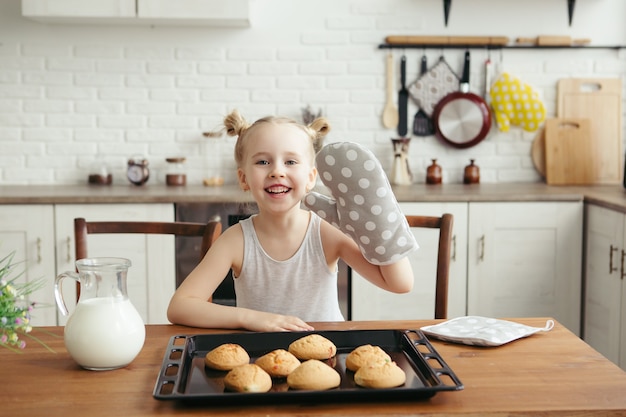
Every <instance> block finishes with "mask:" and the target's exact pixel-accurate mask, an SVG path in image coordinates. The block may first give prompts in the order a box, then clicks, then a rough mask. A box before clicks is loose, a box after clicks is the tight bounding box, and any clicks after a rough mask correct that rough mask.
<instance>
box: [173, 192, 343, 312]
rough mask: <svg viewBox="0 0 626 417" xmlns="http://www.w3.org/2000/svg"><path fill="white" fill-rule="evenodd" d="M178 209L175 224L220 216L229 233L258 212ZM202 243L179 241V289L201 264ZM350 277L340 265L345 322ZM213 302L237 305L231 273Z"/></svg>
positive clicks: (224, 206)
mask: <svg viewBox="0 0 626 417" xmlns="http://www.w3.org/2000/svg"><path fill="white" fill-rule="evenodd" d="M175 207H176V209H175V211H176V221H181V222H200V223H206V222H208V221H209V219H210V218H212V217H214V216H216V215H217V216H219V217H220V218H221V220H222V230H226V229H227V228H228V227H229V226H232V225H233V224H236V223H237V222H238V221H239V220H242V219H245V218H247V217H249V216H250V215H251V214H254V213H256V212H257V206H256V204H255V203H178V204H176V206H175ZM201 243H202V238H199V237H197V238H196V237H180V236H178V237H176V287H178V286H179V285H180V283H181V282H183V280H184V279H185V278H186V277H187V275H189V273H190V272H191V271H192V270H193V268H195V266H196V265H197V264H198V261H199V260H198V252H199V250H200V245H201ZM349 275H350V273H349V268H348V267H347V266H346V265H345V264H344V263H343V262H340V263H339V273H338V276H337V280H338V293H339V307H340V308H341V312H342V313H343V316H344V317H345V318H346V320H349V319H350V285H349V284H350V278H349ZM213 302H215V303H218V304H224V305H235V303H236V297H235V287H234V283H233V277H232V273H231V272H229V273H228V275H227V276H226V277H225V279H224V281H223V282H222V284H221V285H220V286H219V287H218V288H217V290H216V291H215V293H214V295H213Z"/></svg>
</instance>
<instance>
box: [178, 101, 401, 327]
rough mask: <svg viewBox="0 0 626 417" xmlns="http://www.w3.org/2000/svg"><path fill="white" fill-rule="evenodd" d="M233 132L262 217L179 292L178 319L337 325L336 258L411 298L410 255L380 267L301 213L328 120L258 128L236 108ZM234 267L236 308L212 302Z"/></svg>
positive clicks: (241, 227) (243, 177) (271, 120)
mask: <svg viewBox="0 0 626 417" xmlns="http://www.w3.org/2000/svg"><path fill="white" fill-rule="evenodd" d="M224 125H225V128H226V131H227V133H228V134H229V135H231V136H237V137H238V138H237V142H236V144H235V160H236V163H237V176H238V180H239V186H240V187H241V188H242V189H243V190H244V191H249V192H250V193H251V194H252V197H253V198H254V200H255V201H256V203H257V205H258V214H256V215H253V216H252V217H250V218H248V219H246V220H243V221H241V222H239V223H238V224H236V225H234V226H232V227H230V228H228V229H227V230H226V231H225V232H224V233H223V234H222V235H221V236H220V237H219V238H218V239H217V240H216V241H215V242H214V244H213V245H212V246H211V249H210V250H209V251H208V252H207V254H206V256H205V257H204V259H203V260H202V261H201V262H200V263H199V264H198V266H197V267H196V268H195V269H194V270H193V271H192V272H191V273H190V274H189V276H188V277H187V278H186V279H185V280H184V281H183V283H182V284H181V285H180V286H179V288H178V289H177V290H176V292H175V294H174V295H173V297H172V299H171V301H170V304H169V307H168V311H167V315H168V319H169V320H170V321H171V322H172V323H176V324H183V325H188V326H195V327H205V328H232V329H235V328H245V329H248V330H252V331H266V332H267V331H303V330H304V331H308V330H313V327H312V326H311V325H310V324H308V323H307V322H313V321H340V320H343V319H344V318H343V316H342V314H341V312H340V309H339V302H338V297H337V262H338V260H339V259H340V258H341V259H343V260H344V261H345V263H346V264H348V265H349V266H350V267H352V268H353V269H354V270H356V271H357V272H358V273H359V274H360V275H361V276H363V277H365V278H366V279H367V280H368V281H370V282H372V283H373V284H375V285H377V286H378V287H380V288H383V289H385V290H388V291H392V292H395V293H405V292H409V291H410V290H411V288H412V286H413V271H412V269H411V266H410V263H409V261H408V259H407V258H406V257H403V258H401V259H400V260H398V261H394V262H393V263H390V264H387V265H374V264H372V263H370V262H368V261H367V260H366V259H365V257H364V256H363V255H362V254H361V252H360V250H359V247H358V246H357V244H356V243H355V242H354V240H352V239H351V238H350V237H349V236H348V235H347V234H345V233H344V232H342V231H340V230H339V229H337V228H336V227H334V226H332V225H331V224H330V223H328V222H326V221H325V220H323V219H321V218H320V217H319V216H318V215H317V214H315V212H314V211H309V210H306V209H303V208H302V207H301V201H302V199H303V198H304V197H305V196H306V195H307V194H308V193H309V192H310V191H311V189H312V188H313V186H314V185H315V182H316V177H317V168H316V167H315V153H316V148H319V146H318V145H319V144H320V143H321V142H322V140H323V138H324V137H325V136H326V134H327V133H328V131H329V129H330V127H329V125H328V123H327V121H326V120H325V119H324V118H318V119H316V120H314V121H313V122H312V123H311V124H310V125H308V126H304V125H301V124H298V123H297V122H295V121H293V120H291V119H287V118H282V117H265V118H262V119H260V120H257V121H256V122H255V123H253V124H252V125H249V124H248V123H246V121H245V120H244V119H243V117H242V116H241V115H240V114H239V112H237V111H236V110H235V111H233V112H232V113H231V114H229V115H228V116H227V117H226V118H225V119H224ZM229 269H232V272H233V277H234V282H235V292H236V298H237V306H236V307H232V306H223V305H218V304H214V303H211V302H209V301H207V300H208V299H209V298H210V297H211V295H212V294H213V292H214V291H215V289H216V288H217V287H218V286H219V284H220V283H221V281H222V280H223V279H224V277H225V276H226V274H227V273H228V270H229Z"/></svg>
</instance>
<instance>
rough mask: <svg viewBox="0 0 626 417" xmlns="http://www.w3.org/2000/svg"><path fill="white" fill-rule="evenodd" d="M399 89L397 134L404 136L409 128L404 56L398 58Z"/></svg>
mask: <svg viewBox="0 0 626 417" xmlns="http://www.w3.org/2000/svg"><path fill="white" fill-rule="evenodd" d="M400 84H401V87H400V91H399V92H398V116H399V118H398V135H400V137H405V136H406V134H407V132H408V130H409V117H408V103H409V90H407V88H406V56H404V55H402V58H401V59H400Z"/></svg>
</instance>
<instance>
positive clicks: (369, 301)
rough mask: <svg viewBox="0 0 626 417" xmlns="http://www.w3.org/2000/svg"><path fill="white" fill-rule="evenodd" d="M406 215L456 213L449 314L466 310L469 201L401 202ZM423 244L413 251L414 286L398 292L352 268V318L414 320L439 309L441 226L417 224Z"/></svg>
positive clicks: (432, 314)
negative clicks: (438, 270) (401, 292)
mask: <svg viewBox="0 0 626 417" xmlns="http://www.w3.org/2000/svg"><path fill="white" fill-rule="evenodd" d="M400 208H401V209H402V211H403V212H404V213H405V214H406V215H427V216H428V215H430V216H441V215H442V214H443V213H451V214H452V215H453V216H454V225H453V238H452V245H453V247H452V251H451V255H450V257H451V260H450V277H449V284H448V288H449V289H448V317H450V318H452V317H458V316H464V315H465V314H466V287H467V281H466V279H467V271H466V267H467V262H466V261H467V250H466V248H467V221H468V219H467V203H400ZM413 233H414V235H415V237H416V239H417V242H418V244H419V246H420V248H419V250H417V251H416V252H413V253H412V254H410V255H409V256H410V261H411V266H412V267H413V273H414V275H415V284H414V286H413V290H412V291H411V292H410V293H407V294H394V293H390V292H388V291H385V290H382V289H380V288H378V287H376V286H375V285H373V284H371V283H370V282H369V281H367V280H365V278H363V277H361V276H359V275H358V274H357V273H356V272H354V271H352V279H351V300H352V302H351V305H352V308H351V312H352V315H351V318H352V320H405V319H406V320H410V319H419V318H432V317H434V311H435V276H436V271H437V245H438V241H439V229H418V228H414V229H413Z"/></svg>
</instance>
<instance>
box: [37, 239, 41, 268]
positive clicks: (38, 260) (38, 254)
mask: <svg viewBox="0 0 626 417" xmlns="http://www.w3.org/2000/svg"><path fill="white" fill-rule="evenodd" d="M37 263H38V264H40V263H41V238H40V237H38V238H37Z"/></svg>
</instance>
